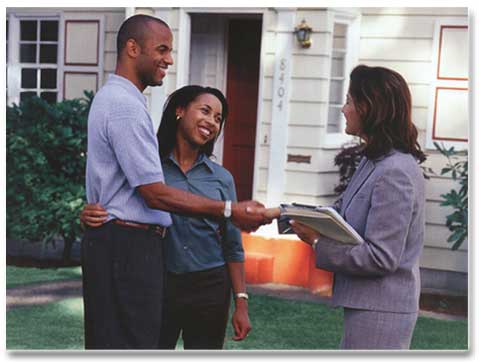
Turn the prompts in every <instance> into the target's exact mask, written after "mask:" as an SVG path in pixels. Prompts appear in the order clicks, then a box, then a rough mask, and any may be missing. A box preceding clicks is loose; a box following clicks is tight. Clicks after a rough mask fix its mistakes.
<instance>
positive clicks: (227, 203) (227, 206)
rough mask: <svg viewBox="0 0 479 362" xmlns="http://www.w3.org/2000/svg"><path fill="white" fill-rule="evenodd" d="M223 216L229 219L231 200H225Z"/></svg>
mask: <svg viewBox="0 0 479 362" xmlns="http://www.w3.org/2000/svg"><path fill="white" fill-rule="evenodd" d="M223 216H224V217H225V218H226V219H229V218H230V217H231V200H226V201H225V210H224V211H223Z"/></svg>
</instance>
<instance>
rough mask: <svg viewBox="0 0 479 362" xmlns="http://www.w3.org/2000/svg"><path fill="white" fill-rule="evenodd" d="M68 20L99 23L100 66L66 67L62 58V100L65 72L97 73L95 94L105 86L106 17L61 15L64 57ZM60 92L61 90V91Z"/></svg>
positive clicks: (97, 15) (60, 65)
mask: <svg viewBox="0 0 479 362" xmlns="http://www.w3.org/2000/svg"><path fill="white" fill-rule="evenodd" d="M68 20H73V21H74V20H79V21H83V20H84V21H98V24H99V29H98V32H99V39H98V41H99V44H98V64H97V65H96V66H95V65H65V58H64V57H63V56H62V57H61V58H60V60H61V61H60V62H59V63H58V68H59V70H61V94H60V96H61V98H60V99H61V100H63V94H64V93H65V92H64V89H63V88H64V86H65V85H64V84H63V78H64V74H65V72H72V73H97V77H98V78H97V79H98V81H97V89H96V90H95V93H96V92H97V91H98V89H100V87H101V86H102V84H103V69H104V68H105V67H104V62H105V16H104V15H102V14H88V15H85V14H64V13H62V14H61V23H60V38H61V41H62V53H61V54H62V55H63V54H64V52H65V51H64V48H65V24H66V21H68ZM59 92H60V90H59Z"/></svg>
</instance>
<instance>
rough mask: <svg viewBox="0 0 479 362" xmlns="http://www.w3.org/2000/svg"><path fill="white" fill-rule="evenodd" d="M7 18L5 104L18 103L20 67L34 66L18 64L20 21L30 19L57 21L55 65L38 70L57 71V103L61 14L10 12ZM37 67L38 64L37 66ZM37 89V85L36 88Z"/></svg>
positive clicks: (59, 82)
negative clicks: (57, 34)
mask: <svg viewBox="0 0 479 362" xmlns="http://www.w3.org/2000/svg"><path fill="white" fill-rule="evenodd" d="M7 17H8V27H9V29H8V30H9V31H8V33H9V41H8V59H7V64H8V77H7V89H8V90H7V92H8V93H7V104H8V105H12V104H13V103H16V104H18V103H19V102H20V91H21V78H22V77H21V71H22V65H24V64H35V63H20V49H19V48H20V47H19V44H20V20H25V19H28V18H31V19H32V20H57V21H58V31H59V36H58V48H57V63H56V64H55V65H53V64H51V65H48V64H44V65H42V66H41V67H39V68H42V69H47V68H52V69H53V68H54V69H57V70H58V72H57V87H56V92H57V101H58V100H59V99H60V97H61V93H60V87H61V83H62V82H61V79H60V74H61V73H60V63H59V60H60V54H62V53H60V52H63V43H62V41H61V24H62V21H61V13H59V12H38V13H27V12H12V13H8V14H7ZM37 65H38V64H37ZM37 88H39V84H38V87H37Z"/></svg>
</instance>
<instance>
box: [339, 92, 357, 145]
mask: <svg viewBox="0 0 479 362" xmlns="http://www.w3.org/2000/svg"><path fill="white" fill-rule="evenodd" d="M341 112H343V114H344V117H345V118H346V130H345V132H346V133H347V134H349V135H352V136H360V135H361V120H360V116H359V112H358V111H357V108H356V105H355V103H354V100H353V98H352V97H351V95H350V94H349V93H348V94H347V95H346V103H345V104H344V105H343V108H342V109H341Z"/></svg>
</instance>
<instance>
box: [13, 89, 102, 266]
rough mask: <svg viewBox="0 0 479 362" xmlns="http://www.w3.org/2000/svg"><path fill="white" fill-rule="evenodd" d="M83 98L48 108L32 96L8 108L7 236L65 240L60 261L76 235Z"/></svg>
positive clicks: (80, 196) (84, 116) (82, 166)
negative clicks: (63, 251)
mask: <svg viewBox="0 0 479 362" xmlns="http://www.w3.org/2000/svg"><path fill="white" fill-rule="evenodd" d="M85 96H86V99H74V100H65V101H62V102H59V103H56V104H48V103H47V102H45V101H44V100H42V99H41V98H38V97H33V98H30V99H28V100H26V101H25V102H21V103H20V105H13V106H12V107H9V106H7V119H6V123H7V124H6V143H7V237H8V238H13V239H18V240H30V241H42V242H43V243H47V242H54V240H55V239H58V238H62V239H63V240H64V241H65V245H66V247H65V249H66V250H65V253H64V257H66V258H68V257H69V250H68V249H69V247H71V244H72V243H73V242H74V241H75V240H76V239H78V238H79V236H80V234H81V229H80V222H79V218H78V215H79V212H80V210H81V208H82V207H83V200H84V199H85V187H84V184H85V176H84V174H85V164H86V125H87V117H88V111H89V109H90V105H91V101H92V99H93V93H91V92H90V93H88V92H85Z"/></svg>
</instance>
